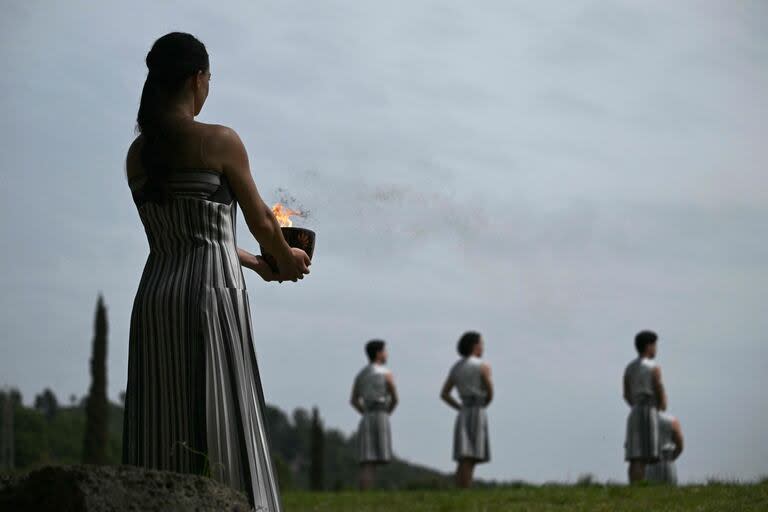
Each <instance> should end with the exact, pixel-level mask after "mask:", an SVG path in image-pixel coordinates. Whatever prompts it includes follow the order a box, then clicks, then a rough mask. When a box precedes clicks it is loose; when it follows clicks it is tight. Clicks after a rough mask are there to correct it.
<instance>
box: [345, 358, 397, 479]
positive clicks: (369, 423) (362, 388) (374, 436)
mask: <svg viewBox="0 0 768 512" xmlns="http://www.w3.org/2000/svg"><path fill="white" fill-rule="evenodd" d="M389 373H390V372H389V370H388V369H387V368H386V367H385V366H384V365H379V364H375V363H372V364H369V365H368V366H366V367H365V368H363V369H362V370H360V372H359V373H358V374H357V376H356V377H355V383H354V387H355V394H356V395H357V396H358V397H360V398H361V399H362V401H363V415H362V417H361V418H360V424H359V426H358V429H357V443H358V444H357V447H358V448H357V453H358V460H359V462H360V463H361V464H363V463H365V464H371V463H373V464H386V463H387V462H389V461H391V460H392V431H391V428H390V425H389V406H390V403H391V399H392V397H391V396H390V393H389V389H388V388H387V375H389Z"/></svg>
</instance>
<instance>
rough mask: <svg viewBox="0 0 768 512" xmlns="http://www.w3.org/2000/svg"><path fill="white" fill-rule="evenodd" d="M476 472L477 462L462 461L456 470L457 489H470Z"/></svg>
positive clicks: (470, 460)
mask: <svg viewBox="0 0 768 512" xmlns="http://www.w3.org/2000/svg"><path fill="white" fill-rule="evenodd" d="M474 472H475V461H473V460H472V459H461V460H460V461H459V465H458V467H457V468H456V487H458V488H460V489H468V488H469V487H470V486H471V485H472V476H473V474H474Z"/></svg>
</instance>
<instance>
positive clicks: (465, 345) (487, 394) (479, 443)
mask: <svg viewBox="0 0 768 512" xmlns="http://www.w3.org/2000/svg"><path fill="white" fill-rule="evenodd" d="M457 349H458V352H459V355H460V356H461V359H459V361H457V362H456V364H454V365H453V367H452V368H451V371H450V372H449V374H448V378H447V379H446V381H445V384H444V385H443V390H442V393H441V394H440V398H442V399H443V401H445V403H447V404H448V405H450V406H451V407H453V408H454V409H456V410H457V411H459V414H458V416H457V417H456V425H455V427H454V435H453V460H455V461H456V462H457V464H458V467H457V468H456V485H457V486H458V487H461V488H467V487H469V486H470V485H472V477H473V474H474V471H475V465H477V464H481V463H483V462H488V461H489V460H491V450H490V444H489V442H488V416H487V415H486V412H485V409H486V407H488V404H490V403H491V400H493V382H492V381H491V367H490V366H489V365H488V363H486V362H484V361H483V360H482V357H483V338H482V336H481V335H480V333H477V332H474V331H470V332H466V333H464V335H463V336H462V337H461V339H460V340H459V344H458V347H457ZM454 387H456V389H457V390H458V392H459V398H460V400H461V401H460V402H459V401H457V400H456V399H455V398H454V397H453V396H452V395H451V392H452V391H453V388H454Z"/></svg>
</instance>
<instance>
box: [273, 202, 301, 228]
mask: <svg viewBox="0 0 768 512" xmlns="http://www.w3.org/2000/svg"><path fill="white" fill-rule="evenodd" d="M272 213H273V214H275V218H276V219H277V222H278V223H279V224H280V227H283V228H289V227H291V226H293V222H292V221H291V217H294V216H296V215H301V212H300V211H296V210H291V209H290V208H288V207H287V206H283V205H282V204H280V203H277V204H276V205H275V206H273V207H272Z"/></svg>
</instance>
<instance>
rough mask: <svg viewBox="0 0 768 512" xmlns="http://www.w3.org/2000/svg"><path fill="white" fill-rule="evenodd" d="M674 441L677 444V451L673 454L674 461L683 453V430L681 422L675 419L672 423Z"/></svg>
mask: <svg viewBox="0 0 768 512" xmlns="http://www.w3.org/2000/svg"><path fill="white" fill-rule="evenodd" d="M672 440H673V441H674V442H675V451H674V453H673V454H672V458H673V459H677V458H678V457H679V456H680V454H681V453H683V445H684V444H685V443H684V441H683V429H682V428H681V427H680V421H679V420H678V419H677V418H675V421H673V422H672Z"/></svg>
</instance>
